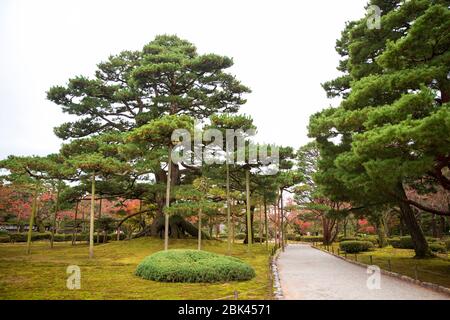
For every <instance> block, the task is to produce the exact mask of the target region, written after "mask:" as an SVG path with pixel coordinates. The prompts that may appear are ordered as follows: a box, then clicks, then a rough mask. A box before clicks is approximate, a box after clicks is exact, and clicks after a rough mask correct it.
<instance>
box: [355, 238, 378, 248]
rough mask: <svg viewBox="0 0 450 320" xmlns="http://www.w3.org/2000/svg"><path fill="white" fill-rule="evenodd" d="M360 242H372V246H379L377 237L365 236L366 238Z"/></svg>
mask: <svg viewBox="0 0 450 320" xmlns="http://www.w3.org/2000/svg"><path fill="white" fill-rule="evenodd" d="M360 240H362V241H370V242H372V244H373V245H374V246H377V245H378V244H379V243H378V237H377V236H366V237H363V238H361V239H360Z"/></svg>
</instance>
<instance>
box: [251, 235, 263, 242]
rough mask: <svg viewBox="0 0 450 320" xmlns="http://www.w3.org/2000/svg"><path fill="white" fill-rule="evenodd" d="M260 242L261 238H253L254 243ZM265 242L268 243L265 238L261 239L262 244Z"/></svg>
mask: <svg viewBox="0 0 450 320" xmlns="http://www.w3.org/2000/svg"><path fill="white" fill-rule="evenodd" d="M259 240H260V238H259V236H256V237H253V242H254V243H258V242H260V241H259ZM264 241H266V237H264V236H263V237H262V238H261V242H264Z"/></svg>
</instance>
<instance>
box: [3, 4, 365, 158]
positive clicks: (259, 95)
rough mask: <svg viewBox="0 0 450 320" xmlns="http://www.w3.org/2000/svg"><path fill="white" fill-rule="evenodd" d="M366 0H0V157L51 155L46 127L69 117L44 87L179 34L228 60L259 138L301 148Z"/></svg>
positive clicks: (54, 142) (52, 143)
mask: <svg viewBox="0 0 450 320" xmlns="http://www.w3.org/2000/svg"><path fill="white" fill-rule="evenodd" d="M365 4H366V0H342V1H336V0H310V1H300V0H292V1H287V0H277V1H261V0H259V1H256V0H245V1H244V0H238V1H235V0H232V1H230V0H228V1H211V0H210V1H206V0H204V1H196V0H189V1H188V0H179V1H174V0H171V1H167V0H164V1H163V0H158V1H153V0H146V1H132V0H126V1H125V0H123V1H113V0H104V1H100V0H90V1H86V0H77V1H73V0H54V1H51V0H39V1H35V0H29V1H24V0H0V108H1V109H0V159H2V158H4V157H6V156H7V155H9V154H15V155H32V154H37V155H45V154H48V153H52V152H57V151H58V148H59V146H60V144H61V142H62V141H61V140H59V139H58V138H56V136H54V134H53V127H55V126H57V125H58V124H61V123H62V122H65V121H67V120H68V119H70V118H69V117H68V116H67V115H64V114H63V113H62V112H61V111H60V108H59V107H58V106H57V105H54V104H53V103H51V102H49V101H47V100H46V98H45V96H46V94H45V92H46V91H47V90H48V89H49V88H50V87H51V86H52V85H60V84H65V83H66V81H67V80H68V79H69V78H71V77H73V76H75V75H81V74H83V75H89V76H91V75H93V72H94V71H95V67H96V64H97V63H98V62H100V61H103V60H105V59H106V58H107V57H108V56H109V55H110V54H116V53H119V52H120V51H122V50H138V49H141V48H142V47H143V46H144V44H146V43H148V42H149V41H151V40H152V39H153V38H154V37H155V35H158V34H164V33H166V34H177V35H178V36H180V37H182V38H185V39H187V40H189V41H191V42H193V43H194V44H195V45H196V46H197V49H198V51H199V53H210V52H212V53H217V54H221V55H227V56H230V57H232V58H233V59H234V62H235V65H234V66H233V67H232V68H231V69H230V72H231V73H233V74H235V75H236V76H237V78H238V79H239V80H241V81H242V82H243V83H244V84H245V85H247V86H249V87H250V88H251V89H252V91H253V92H252V93H251V94H250V95H248V102H247V104H246V105H245V106H244V107H243V108H242V112H244V113H247V114H250V115H251V116H252V117H253V119H254V121H255V124H256V125H257V126H258V139H257V140H259V141H263V142H270V143H277V144H282V145H291V146H294V147H296V148H297V147H299V146H301V145H302V144H304V143H306V142H307V141H308V138H307V130H306V126H307V123H308V119H309V116H310V115H311V114H312V113H314V112H316V111H318V110H320V109H322V108H324V107H327V106H329V105H330V104H331V103H332V102H331V101H330V100H327V98H326V95H325V93H324V91H323V89H322V88H321V86H320V84H321V83H323V82H324V81H327V80H329V79H332V78H333V77H335V76H336V75H337V74H338V72H337V71H336V66H337V62H338V58H339V57H338V55H337V54H336V53H335V51H334V46H335V40H336V38H338V37H339V35H340V32H341V30H342V29H343V27H344V23H345V21H349V20H354V19H358V18H360V17H362V16H363V15H364V6H365Z"/></svg>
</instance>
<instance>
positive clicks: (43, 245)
mask: <svg viewBox="0 0 450 320" xmlns="http://www.w3.org/2000/svg"><path fill="white" fill-rule="evenodd" d="M163 246H164V243H163V240H160V239H151V238H140V239H135V240H131V241H120V242H116V241H114V242H111V243H107V244H100V245H98V246H96V247H95V258H94V259H92V260H90V259H88V246H87V245H86V244H77V245H76V246H72V245H71V244H70V243H65V242H64V243H58V242H56V243H55V247H54V248H53V249H52V250H51V249H50V248H49V243H48V242H35V243H33V244H32V252H31V255H29V256H28V255H26V254H25V251H26V244H25V243H18V244H0V299H183V300H184V299H187V300H189V299H218V298H221V297H224V296H229V295H233V292H234V290H237V291H238V292H239V299H271V297H272V296H271V289H272V288H271V287H270V285H269V280H268V279H269V273H270V268H269V263H268V261H269V260H268V259H269V256H268V252H267V251H266V249H265V245H260V244H254V245H253V250H252V253H251V254H249V253H247V246H246V245H243V244H240V243H239V244H238V243H236V244H234V246H233V251H232V255H233V256H235V257H237V258H240V259H242V260H244V261H246V262H248V263H249V264H250V265H251V266H252V267H253V268H254V269H255V271H256V277H255V278H253V279H252V280H249V281H243V282H228V283H215V284H201V283H200V284H199V283H161V282H155V281H150V280H144V279H142V278H139V277H137V276H135V275H134V271H135V269H136V266H137V265H138V264H139V262H141V261H142V259H143V258H144V257H146V256H148V255H150V254H152V253H153V252H156V251H159V250H162V249H163ZM169 248H171V249H175V248H183V249H188V248H189V249H196V248H197V241H196V240H193V239H183V240H172V239H171V240H170V244H169ZM203 249H204V250H206V251H211V252H216V253H221V254H226V251H227V243H226V242H223V241H216V240H211V241H204V244H203ZM69 265H77V266H79V267H80V269H81V289H79V290H69V289H67V287H66V281H67V278H68V274H67V273H66V269H67V267H68V266H69Z"/></svg>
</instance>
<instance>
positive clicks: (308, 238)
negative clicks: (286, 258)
mask: <svg viewBox="0 0 450 320" xmlns="http://www.w3.org/2000/svg"><path fill="white" fill-rule="evenodd" d="M301 241H304V242H322V241H323V237H322V236H303V237H302V238H301Z"/></svg>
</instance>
